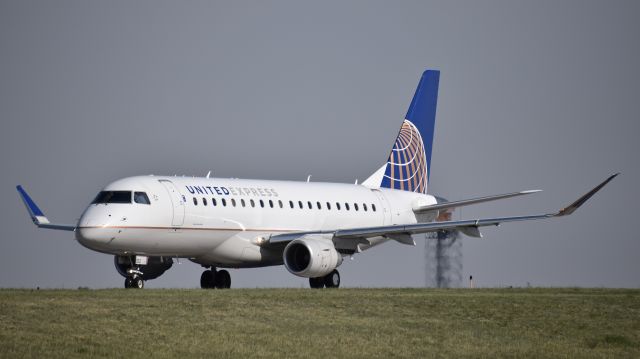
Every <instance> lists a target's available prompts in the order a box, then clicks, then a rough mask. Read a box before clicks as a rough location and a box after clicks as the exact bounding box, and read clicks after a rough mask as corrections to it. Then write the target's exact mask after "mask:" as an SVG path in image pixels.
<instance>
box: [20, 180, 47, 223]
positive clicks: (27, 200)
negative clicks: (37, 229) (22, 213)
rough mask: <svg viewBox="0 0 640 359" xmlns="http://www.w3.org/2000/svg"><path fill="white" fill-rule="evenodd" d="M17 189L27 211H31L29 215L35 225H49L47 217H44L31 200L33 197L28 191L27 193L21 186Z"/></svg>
mask: <svg viewBox="0 0 640 359" xmlns="http://www.w3.org/2000/svg"><path fill="white" fill-rule="evenodd" d="M16 189H17V190H18V193H20V198H21V199H22V202H23V203H24V205H25V206H26V207H27V211H29V215H30V216H31V220H32V221H33V223H35V224H36V225H38V224H41V223H42V224H46V223H49V220H48V219H47V217H46V216H45V215H44V213H43V212H42V210H41V209H40V208H39V207H38V205H37V204H36V203H35V202H34V201H33V200H32V199H31V197H29V195H28V194H27V191H25V190H24V188H22V186H20V185H18V186H16Z"/></svg>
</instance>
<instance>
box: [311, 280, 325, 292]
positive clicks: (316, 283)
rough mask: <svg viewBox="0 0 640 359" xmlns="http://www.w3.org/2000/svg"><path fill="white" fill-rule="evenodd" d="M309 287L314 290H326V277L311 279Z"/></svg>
mask: <svg viewBox="0 0 640 359" xmlns="http://www.w3.org/2000/svg"><path fill="white" fill-rule="evenodd" d="M309 286H310V287H311V288H313V289H321V288H324V277H318V278H309Z"/></svg>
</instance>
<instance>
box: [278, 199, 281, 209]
mask: <svg viewBox="0 0 640 359" xmlns="http://www.w3.org/2000/svg"><path fill="white" fill-rule="evenodd" d="M278 206H280V208H282V201H281V200H278Z"/></svg>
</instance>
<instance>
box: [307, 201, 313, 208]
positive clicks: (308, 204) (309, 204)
mask: <svg viewBox="0 0 640 359" xmlns="http://www.w3.org/2000/svg"><path fill="white" fill-rule="evenodd" d="M307 207H309V209H312V208H313V206H312V205H311V201H307Z"/></svg>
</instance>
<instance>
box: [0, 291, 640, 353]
mask: <svg viewBox="0 0 640 359" xmlns="http://www.w3.org/2000/svg"><path fill="white" fill-rule="evenodd" d="M87 356H89V357H125V356H126V357H154V358H155V357H211V358H214V357H295V358H298V357H362V358H369V357H379V358H386V357H412V358H416V357H438V358H440V357H456V358H458V357H495V356H500V357H523V356H526V357H571V358H589V357H597V358H601V357H635V358H640V290H623V289H621V290H610V289H474V290H469V289H450V290H434V289H338V290H311V289H231V290H223V291H220V290H211V291H204V290H146V289H145V290H124V289H110V290H40V291H33V290H0V357H2V358H8V357H87Z"/></svg>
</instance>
